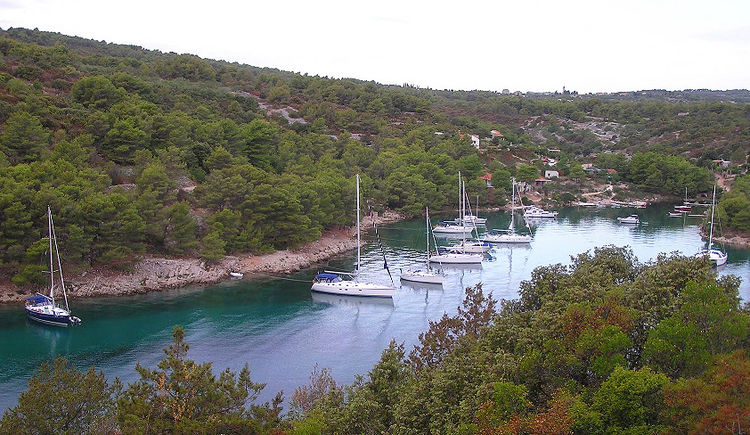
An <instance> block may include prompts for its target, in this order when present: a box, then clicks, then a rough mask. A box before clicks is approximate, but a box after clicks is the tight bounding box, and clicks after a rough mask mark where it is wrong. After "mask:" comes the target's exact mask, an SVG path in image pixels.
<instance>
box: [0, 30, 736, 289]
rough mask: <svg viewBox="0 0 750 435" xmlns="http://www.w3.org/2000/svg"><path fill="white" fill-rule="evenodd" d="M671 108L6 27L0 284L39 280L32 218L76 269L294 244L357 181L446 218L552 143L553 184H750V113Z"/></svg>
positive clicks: (725, 105) (730, 214)
mask: <svg viewBox="0 0 750 435" xmlns="http://www.w3.org/2000/svg"><path fill="white" fill-rule="evenodd" d="M721 95H723V94H721ZM670 99H671V100H675V101H659V100H657V99H642V100H638V99H635V100H633V99H631V100H628V99H624V100H623V101H619V100H610V99H602V98H596V96H587V97H584V96H578V95H573V94H561V95H559V96H557V95H553V96H547V97H544V96H538V95H537V96H526V97H524V96H514V95H502V94H498V93H491V92H478V91H477V92H449V91H436V90H430V89H418V88H413V87H410V86H385V85H380V84H377V83H374V82H365V81H360V80H355V79H330V78H327V77H318V76H308V75H300V74H293V73H289V72H284V71H279V70H275V69H270V68H257V67H252V66H247V65H240V64H237V63H229V62H223V61H213V60H206V59H201V58H199V57H196V56H192V55H187V54H181V55H178V54H175V53H161V52H158V51H150V50H145V49H143V48H140V47H135V46H127V45H118V44H112V43H106V42H103V41H101V42H99V41H92V40H86V39H82V38H75V37H68V36H65V35H60V34H56V33H50V32H41V31H36V30H27V29H8V30H6V31H0V186H1V188H0V273H1V274H2V275H3V276H4V277H5V278H7V279H12V281H13V282H14V283H16V284H18V285H26V284H34V283H37V282H39V281H40V280H42V279H43V275H42V274H41V273H39V272H40V270H41V269H42V268H43V261H41V256H42V255H41V254H42V253H43V252H44V240H43V237H44V236H45V230H44V228H45V226H44V225H45V224H44V222H45V221H44V218H43V216H44V213H45V207H46V205H51V207H52V209H53V213H54V214H55V218H56V222H57V227H58V236H59V237H60V238H61V243H60V244H61V246H62V247H63V249H64V250H65V252H64V257H65V259H66V261H67V262H69V263H70V264H71V266H69V267H66V269H68V270H71V271H73V272H76V271H78V272H80V271H83V270H85V269H86V268H87V267H90V266H91V265H97V264H104V265H112V266H116V267H119V266H123V267H126V266H127V264H128V262H130V261H131V260H132V259H134V258H136V257H137V255H139V254H143V253H150V254H155V255H166V256H200V257H202V258H203V259H205V260H206V261H207V262H211V261H216V260H218V259H220V258H222V257H223V256H224V255H226V254H229V253H237V252H248V253H263V252H268V251H272V250H276V249H283V248H290V247H291V248H294V247H296V246H299V245H301V244H302V243H304V242H307V241H311V240H315V239H316V238H318V237H319V236H320V234H321V232H322V231H324V230H326V229H329V228H332V227H336V226H341V225H349V224H351V222H352V221H353V210H352V207H351V203H352V202H353V201H352V197H353V190H354V189H353V175H354V174H355V173H360V174H362V178H363V190H364V197H365V198H367V200H368V204H369V205H370V207H371V208H372V210H374V211H380V210H382V209H383V208H390V209H397V210H400V211H402V212H403V213H405V214H406V215H415V214H419V213H421V212H422V210H423V209H424V207H425V206H426V205H429V206H430V207H431V208H433V209H438V210H439V209H446V208H449V207H451V206H452V204H453V202H454V201H453V198H454V197H455V195H454V194H453V191H454V190H455V186H456V184H457V183H456V178H457V174H458V172H459V171H461V172H462V173H463V174H464V175H465V177H466V179H467V180H468V185H467V189H468V191H469V195H470V196H471V197H474V196H475V195H480V196H481V198H482V199H481V201H482V203H483V204H489V205H501V204H503V203H504V202H505V201H506V193H505V192H506V191H507V189H508V188H509V183H510V178H511V176H519V177H520V178H524V177H525V178H527V179H533V178H534V177H535V176H539V175H540V174H541V170H542V169H543V168H544V167H545V164H544V163H543V161H544V159H545V157H546V156H547V154H549V150H550V149H555V150H556V153H555V157H556V158H557V159H559V163H558V168H559V169H560V171H561V172H562V174H563V175H565V176H570V177H571V178H585V177H586V176H587V175H586V174H584V173H583V172H582V171H581V164H582V163H585V162H590V163H593V162H596V163H597V164H599V165H600V166H602V168H605V169H606V168H609V169H614V170H616V171H617V173H618V180H621V181H626V182H629V183H632V185H633V186H636V187H637V188H639V189H642V190H644V191H647V192H659V193H666V194H673V195H681V194H682V192H683V189H684V187H685V186H689V188H690V189H691V191H694V192H701V191H703V192H705V191H708V190H709V189H710V187H711V185H712V184H713V181H712V176H711V172H710V171H713V170H716V169H717V166H716V163H715V162H714V161H715V160H717V159H724V160H726V161H728V162H731V164H732V166H731V168H730V169H729V171H730V172H731V171H733V172H735V173H739V172H742V171H746V165H747V145H746V144H747V143H748V140H750V137H748V135H750V128H749V127H750V106H748V105H746V104H741V103H737V102H722V101H716V100H713V101H704V100H701V99H698V100H699V101H695V99H679V98H678V96H676V95H671V96H670ZM492 130H495V131H496V132H499V133H500V134H499V135H498V134H492V133H491V132H492ZM470 134H474V135H477V136H479V137H481V138H482V143H481V145H480V148H479V149H476V148H475V147H473V146H472V143H471V138H470V136H469V135H470ZM490 137H492V139H489V138H490ZM557 151H559V152H557ZM486 173H491V174H492V175H493V185H494V186H493V187H492V188H491V189H490V188H488V187H487V186H486V184H485V181H484V180H482V179H480V178H479V177H480V176H482V175H485V174H486ZM729 204H730V205H725V206H723V210H724V211H723V213H724V221H725V224H726V225H727V226H730V227H731V226H733V227H735V228H738V229H746V228H747V225H746V221H747V215H748V213H750V202H748V201H747V199H746V198H745V197H738V196H736V195H735V196H733V197H732V200H731V202H730V203H729Z"/></svg>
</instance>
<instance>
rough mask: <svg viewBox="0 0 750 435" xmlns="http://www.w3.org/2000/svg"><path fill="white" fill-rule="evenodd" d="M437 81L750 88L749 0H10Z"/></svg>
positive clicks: (72, 26)
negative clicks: (449, 0)
mask: <svg viewBox="0 0 750 435" xmlns="http://www.w3.org/2000/svg"><path fill="white" fill-rule="evenodd" d="M9 27H26V28H31V29H34V28H38V29H39V30H46V31H52V32H60V33H63V34H66V35H71V36H80V37H84V38H90V39H95V40H100V41H101V40H104V41H107V42H113V43H119V44H128V45H139V46H142V47H144V48H147V49H153V50H161V51H164V52H176V53H190V54H195V55H198V56H200V57H203V58H210V59H218V60H226V61H230V62H239V63H244V64H249V65H253V66H258V67H271V68H278V69H282V70H286V71H293V72H299V73H303V74H304V73H306V74H310V75H319V76H327V77H336V78H340V77H351V78H357V79H362V80H374V81H377V82H380V83H384V84H397V85H401V84H405V83H408V84H411V85H417V86H420V87H429V88H433V89H454V90H458V89H461V90H474V89H480V90H489V91H502V90H503V89H509V90H510V91H522V92H527V91H535V92H543V91H562V89H563V86H564V87H565V88H566V89H567V90H570V91H578V92H581V93H588V92H617V91H634V90H644V89H668V90H681V89H702V88H706V89H722V90H723V89H749V88H750V1H748V0H711V1H705V0H704V1H693V0H682V1H676V0H627V1H623V0H618V1H610V0H591V1H588V0H565V1H561V0H516V1H512V2H511V1H503V0H496V1H472V0H454V1H451V2H448V1H443V0H433V1H422V0H402V1H398V0H378V1H361V0H360V1H357V0H348V1H339V0H266V1H256V0H245V1H227V0H213V1H193V0H184V1H179V2H178V1H171V0H163V1H162V0H151V1H146V0H128V1H119V0H118V1H112V0H109V1H107V0H63V1H58V0H0V28H3V29H8V28H9Z"/></svg>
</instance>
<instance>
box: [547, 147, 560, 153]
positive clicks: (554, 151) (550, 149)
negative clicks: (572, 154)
mask: <svg viewBox="0 0 750 435" xmlns="http://www.w3.org/2000/svg"><path fill="white" fill-rule="evenodd" d="M547 152H548V153H559V152H560V149H559V148H547Z"/></svg>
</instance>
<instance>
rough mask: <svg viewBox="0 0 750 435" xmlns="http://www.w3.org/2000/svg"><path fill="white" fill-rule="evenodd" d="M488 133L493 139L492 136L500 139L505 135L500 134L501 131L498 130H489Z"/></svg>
mask: <svg viewBox="0 0 750 435" xmlns="http://www.w3.org/2000/svg"><path fill="white" fill-rule="evenodd" d="M490 134H491V135H492V138H493V139H494V138H499V139H502V138H504V137H505V136H503V134H502V133H500V132H499V131H498V130H491V131H490Z"/></svg>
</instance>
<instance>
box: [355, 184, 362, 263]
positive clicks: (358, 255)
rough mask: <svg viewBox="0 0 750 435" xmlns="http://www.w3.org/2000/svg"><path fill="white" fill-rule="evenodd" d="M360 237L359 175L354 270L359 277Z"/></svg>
mask: <svg viewBox="0 0 750 435" xmlns="http://www.w3.org/2000/svg"><path fill="white" fill-rule="evenodd" d="M360 250H361V248H360V237H359V174H357V265H356V268H355V272H356V275H359V257H360V255H361V253H360Z"/></svg>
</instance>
